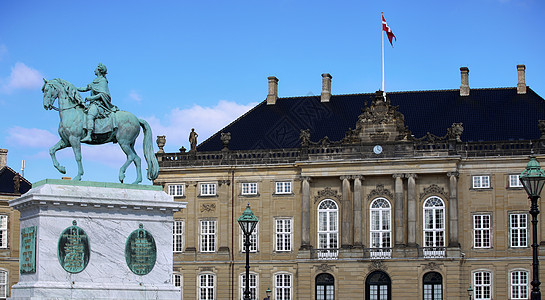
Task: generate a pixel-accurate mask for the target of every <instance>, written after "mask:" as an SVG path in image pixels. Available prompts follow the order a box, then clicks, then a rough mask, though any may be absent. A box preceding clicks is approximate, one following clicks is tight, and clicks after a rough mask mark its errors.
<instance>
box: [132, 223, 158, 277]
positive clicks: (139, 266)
mask: <svg viewBox="0 0 545 300" xmlns="http://www.w3.org/2000/svg"><path fill="white" fill-rule="evenodd" d="M156 259H157V247H156V246H155V240H154V239H153V236H152V235H151V233H150V232H149V231H147V230H145V229H144V226H143V225H142V224H140V225H139V228H138V229H136V230H135V231H133V232H132V233H131V234H130V235H129V237H128V238H127V243H126V244H125V260H126V261H127V266H128V267H129V269H131V271H132V272H133V273H134V274H136V275H146V274H148V273H149V272H151V270H152V269H153V266H155V260H156Z"/></svg>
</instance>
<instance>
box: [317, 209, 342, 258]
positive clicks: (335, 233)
mask: <svg viewBox="0 0 545 300" xmlns="http://www.w3.org/2000/svg"><path fill="white" fill-rule="evenodd" d="M338 215H339V209H338V207H337V203H335V201H333V200H331V199H325V200H324V201H322V202H320V204H319V205H318V249H319V250H318V251H319V252H318V253H319V255H320V256H323V257H320V258H334V257H337V248H339V242H338V238H339V218H338ZM325 249H334V250H325Z"/></svg>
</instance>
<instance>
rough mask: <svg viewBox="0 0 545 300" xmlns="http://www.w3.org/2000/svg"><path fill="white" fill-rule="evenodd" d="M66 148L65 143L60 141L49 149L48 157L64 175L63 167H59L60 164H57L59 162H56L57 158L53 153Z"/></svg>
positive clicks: (64, 169)
mask: <svg viewBox="0 0 545 300" xmlns="http://www.w3.org/2000/svg"><path fill="white" fill-rule="evenodd" d="M66 147H68V145H67V144H66V142H64V140H62V139H61V140H60V141H58V142H57V143H56V144H55V145H54V146H53V147H51V148H49V155H51V160H53V165H54V166H55V168H56V169H57V170H59V172H61V173H62V174H66V168H65V167H64V166H61V164H59V161H57V157H56V156H55V153H56V152H57V151H59V150H61V149H64V148H66Z"/></svg>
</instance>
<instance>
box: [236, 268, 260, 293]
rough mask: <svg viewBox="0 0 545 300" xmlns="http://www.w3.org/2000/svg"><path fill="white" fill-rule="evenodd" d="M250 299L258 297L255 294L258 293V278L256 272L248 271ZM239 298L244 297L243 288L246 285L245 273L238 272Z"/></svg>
mask: <svg viewBox="0 0 545 300" xmlns="http://www.w3.org/2000/svg"><path fill="white" fill-rule="evenodd" d="M249 278H250V285H249V286H250V289H249V290H250V299H251V300H256V299H258V298H257V295H258V291H257V287H258V286H259V285H258V282H257V279H258V276H257V274H256V273H253V272H250V277H249ZM239 286H240V299H241V300H242V299H244V288H245V287H246V273H242V274H240V285H239Z"/></svg>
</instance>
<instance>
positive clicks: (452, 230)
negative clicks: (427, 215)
mask: <svg viewBox="0 0 545 300" xmlns="http://www.w3.org/2000/svg"><path fill="white" fill-rule="evenodd" d="M459 175H460V174H459V173H458V172H456V171H455V172H448V173H447V176H448V177H449V179H450V185H449V205H448V211H449V237H448V246H449V247H460V243H459V242H458V176H459Z"/></svg>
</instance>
